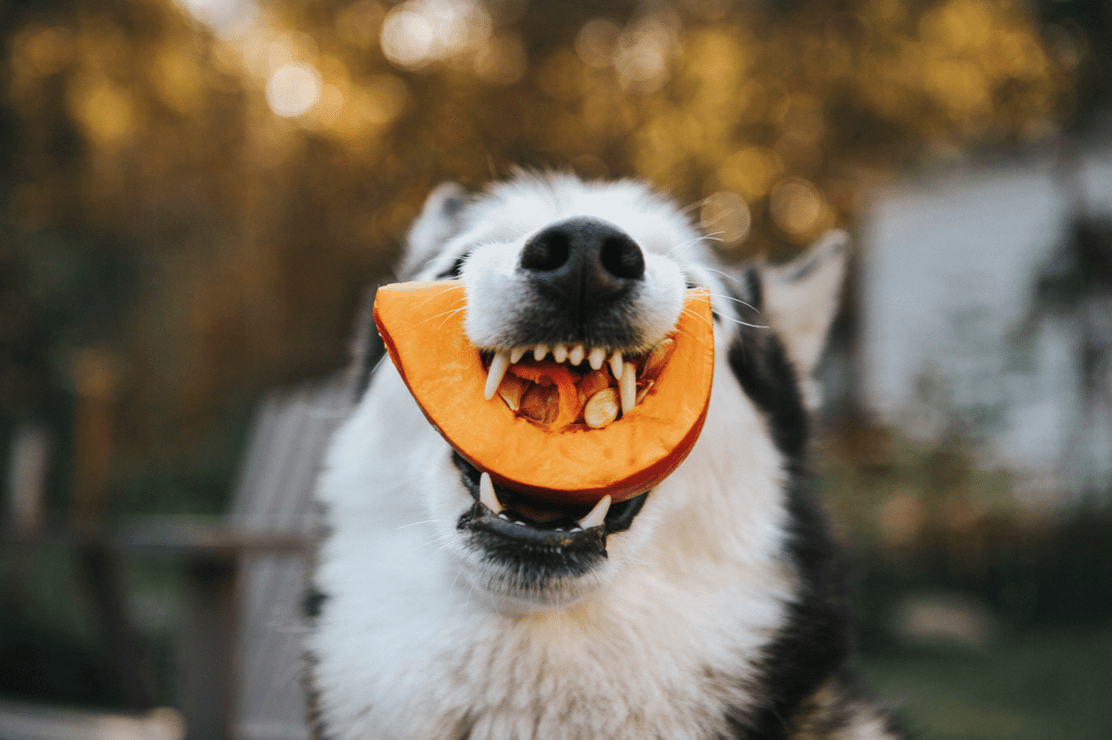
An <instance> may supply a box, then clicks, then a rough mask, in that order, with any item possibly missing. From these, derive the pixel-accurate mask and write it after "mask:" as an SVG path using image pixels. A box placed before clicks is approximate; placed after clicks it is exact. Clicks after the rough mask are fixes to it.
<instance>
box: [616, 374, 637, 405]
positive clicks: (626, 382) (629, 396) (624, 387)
mask: <svg viewBox="0 0 1112 740" xmlns="http://www.w3.org/2000/svg"><path fill="white" fill-rule="evenodd" d="M618 393H619V395H620V396H621V397H622V413H623V414H628V413H629V412H630V411H632V410H633V407H634V406H636V405H637V367H636V366H635V365H634V364H633V363H632V362H628V363H626V366H625V367H623V368H622V377H621V378H619V379H618Z"/></svg>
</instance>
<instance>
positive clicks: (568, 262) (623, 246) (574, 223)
mask: <svg viewBox="0 0 1112 740" xmlns="http://www.w3.org/2000/svg"><path fill="white" fill-rule="evenodd" d="M521 269H522V270H523V271H525V272H526V273H527V274H528V275H529V280H530V282H531V283H532V284H533V285H534V286H535V287H536V288H537V289H538V290H539V291H540V292H541V293H542V294H544V295H546V296H548V297H549V298H552V299H554V300H557V301H559V302H560V303H562V304H563V305H565V306H567V307H572V306H578V307H580V308H581V309H582V310H585V311H587V312H590V311H591V310H592V309H597V308H601V307H603V306H605V305H607V304H609V303H611V302H613V300H614V299H616V298H619V297H621V296H622V295H624V294H626V293H628V292H629V291H630V289H631V288H632V287H633V286H634V285H635V284H636V283H637V282H638V281H640V280H641V278H642V277H643V276H644V274H645V258H644V256H643V255H642V254H641V248H640V247H639V246H637V242H635V241H633V239H631V238H630V237H629V235H628V234H626V233H625V232H624V231H622V230H621V229H619V228H617V227H616V226H612V225H611V224H608V223H606V222H604V221H599V220H596V219H591V218H573V219H569V220H567V221H561V222H560V223H558V224H554V225H553V226H549V227H548V228H547V229H545V230H544V231H541V232H539V233H537V234H536V235H534V236H533V238H531V239H530V240H529V241H528V242H527V243H526V244H525V248H524V249H523V250H522V251H521Z"/></svg>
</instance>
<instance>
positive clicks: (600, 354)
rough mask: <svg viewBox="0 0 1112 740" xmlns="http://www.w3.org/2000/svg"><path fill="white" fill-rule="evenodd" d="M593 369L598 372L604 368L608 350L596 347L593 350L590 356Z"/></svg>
mask: <svg viewBox="0 0 1112 740" xmlns="http://www.w3.org/2000/svg"><path fill="white" fill-rule="evenodd" d="M589 359H590V361H591V369H592V370H598V369H599V368H601V367H602V363H604V362H606V350H604V349H603V348H602V347H595V348H594V349H593V350H591V355H590V358H589Z"/></svg>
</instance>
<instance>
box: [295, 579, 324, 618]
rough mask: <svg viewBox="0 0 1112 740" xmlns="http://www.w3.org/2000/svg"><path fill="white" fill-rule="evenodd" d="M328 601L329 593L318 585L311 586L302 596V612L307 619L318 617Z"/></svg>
mask: <svg viewBox="0 0 1112 740" xmlns="http://www.w3.org/2000/svg"><path fill="white" fill-rule="evenodd" d="M326 601H328V594H326V593H325V592H324V591H321V590H320V589H318V588H317V587H316V586H309V587H308V588H307V589H306V590H305V593H304V594H303V595H302V596H301V614H302V615H303V616H304V617H305V618H306V619H316V618H317V617H319V616H320V613H321V611H322V610H323V609H324V602H326Z"/></svg>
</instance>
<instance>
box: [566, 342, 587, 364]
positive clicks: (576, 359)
mask: <svg viewBox="0 0 1112 740" xmlns="http://www.w3.org/2000/svg"><path fill="white" fill-rule="evenodd" d="M586 353H587V350H585V349H583V345H582V344H577V345H575V346H574V347H572V348H571V352H569V353H568V359H569V360H571V364H573V365H578V364H579V363H581V362H583V355H585V354H586Z"/></svg>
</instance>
